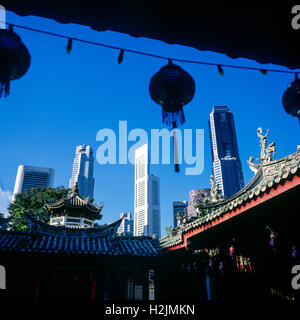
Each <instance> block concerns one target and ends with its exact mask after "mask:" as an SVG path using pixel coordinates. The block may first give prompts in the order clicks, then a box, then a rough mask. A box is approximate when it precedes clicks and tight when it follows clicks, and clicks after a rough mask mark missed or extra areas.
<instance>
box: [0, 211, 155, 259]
mask: <svg viewBox="0 0 300 320" xmlns="http://www.w3.org/2000/svg"><path fill="white" fill-rule="evenodd" d="M26 219H27V221H28V224H29V232H28V233H27V232H26V233H25V232H11V231H0V252H1V251H2V252H33V253H46V254H75V255H77V254H80V255H81V254H84V255H89V254H96V255H97V254H100V255H130V256H156V255H158V254H159V242H158V241H157V240H156V239H153V238H151V237H131V236H117V235H116V234H115V231H116V229H117V228H118V226H119V225H120V223H121V220H122V219H120V220H118V221H116V222H114V223H111V224H108V225H103V226H101V227H100V228H87V229H82V228H77V229H72V228H66V227H63V226H60V227H56V226H50V225H47V224H45V223H43V222H39V221H37V220H35V219H34V218H33V217H31V216H29V215H27V216H26Z"/></svg>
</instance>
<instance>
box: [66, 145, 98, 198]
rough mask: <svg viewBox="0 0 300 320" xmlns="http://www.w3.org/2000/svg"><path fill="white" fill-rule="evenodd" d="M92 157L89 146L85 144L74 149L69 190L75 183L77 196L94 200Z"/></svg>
mask: <svg viewBox="0 0 300 320" xmlns="http://www.w3.org/2000/svg"><path fill="white" fill-rule="evenodd" d="M93 171H94V155H93V150H92V148H91V146H87V145H85V144H83V145H81V146H77V147H76V154H75V158H74V162H73V170H72V177H71V179H70V184H69V188H73V187H74V185H75V183H76V182H77V185H78V190H79V194H80V195H81V196H83V197H84V198H87V197H90V198H94V184H95V179H94V178H93Z"/></svg>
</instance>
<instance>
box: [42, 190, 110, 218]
mask: <svg viewBox="0 0 300 320" xmlns="http://www.w3.org/2000/svg"><path fill="white" fill-rule="evenodd" d="M103 206H104V204H103V203H100V204H99V205H96V204H94V203H91V202H90V200H89V198H83V197H82V196H81V195H80V194H79V193H78V187H77V185H76V186H75V188H73V189H72V192H71V193H70V194H69V195H68V196H67V197H66V198H64V199H60V200H58V201H55V202H49V203H46V204H45V209H46V210H47V211H48V212H53V211H54V212H56V210H58V209H61V208H68V209H73V210H74V209H85V210H87V211H88V212H90V215H91V216H92V217H93V219H100V218H101V214H100V212H101V210H102V208H103Z"/></svg>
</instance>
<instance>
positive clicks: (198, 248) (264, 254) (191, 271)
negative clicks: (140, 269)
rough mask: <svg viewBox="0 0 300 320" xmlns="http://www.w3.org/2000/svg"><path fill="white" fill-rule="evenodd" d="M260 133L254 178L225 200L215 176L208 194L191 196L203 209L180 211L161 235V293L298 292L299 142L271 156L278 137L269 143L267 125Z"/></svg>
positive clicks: (276, 295) (235, 295)
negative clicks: (295, 282)
mask: <svg viewBox="0 0 300 320" xmlns="http://www.w3.org/2000/svg"><path fill="white" fill-rule="evenodd" d="M257 134H258V137H259V138H260V145H261V153H260V158H259V159H258V163H255V161H254V158H253V157H250V160H248V164H249V166H250V168H251V169H252V170H253V171H254V173H255V176H254V177H253V179H252V180H251V181H250V182H249V184H248V185H247V186H246V187H244V188H243V189H242V190H240V191H239V192H238V193H237V194H235V195H234V196H232V197H230V198H227V199H226V198H223V197H222V196H220V194H219V191H218V185H217V184H216V183H215V181H214V179H213V177H211V193H210V196H209V197H208V198H206V199H204V200H202V201H198V202H197V201H195V202H194V206H195V210H196V212H197V215H198V216H197V217H195V218H191V219H187V218H186V217H183V218H182V219H181V221H180V224H179V226H178V227H177V228H176V229H173V230H172V231H171V232H170V234H168V235H167V236H166V237H164V238H162V239H161V240H160V243H161V246H162V247H163V248H164V251H165V255H164V259H165V262H164V263H165V268H164V267H163V268H161V270H162V272H161V275H160V276H161V277H160V288H161V292H160V293H161V295H162V296H166V294H167V292H168V296H169V299H178V298H186V299H194V300H215V299H283V300H285V301H294V300H298V299H299V293H298V291H299V290H298V291H297V290H295V289H293V287H292V285H291V282H292V278H293V274H292V268H293V266H294V265H299V264H300V260H299V253H298V250H299V248H300V237H299V223H300V215H299V195H300V170H299V168H300V146H298V149H297V152H295V153H294V154H291V155H289V156H287V157H284V158H282V159H279V160H273V156H274V153H275V143H271V144H269V145H268V147H266V142H267V140H266V138H267V135H268V132H267V133H266V134H265V135H262V130H261V128H259V129H258V131H257ZM170 266H172V267H170ZM175 279H176V281H175ZM163 290H166V291H164V292H163Z"/></svg>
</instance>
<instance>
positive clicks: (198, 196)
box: [187, 189, 210, 218]
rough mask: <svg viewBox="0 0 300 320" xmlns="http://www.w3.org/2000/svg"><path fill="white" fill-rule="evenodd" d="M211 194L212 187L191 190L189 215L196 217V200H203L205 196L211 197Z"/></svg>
mask: <svg viewBox="0 0 300 320" xmlns="http://www.w3.org/2000/svg"><path fill="white" fill-rule="evenodd" d="M209 195H210V189H194V190H191V191H190V192H189V196H190V199H189V202H188V203H189V204H188V208H187V216H188V217H189V218H190V217H195V216H196V215H197V214H196V212H195V208H194V201H195V200H198V201H203V200H204V198H206V197H209Z"/></svg>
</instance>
